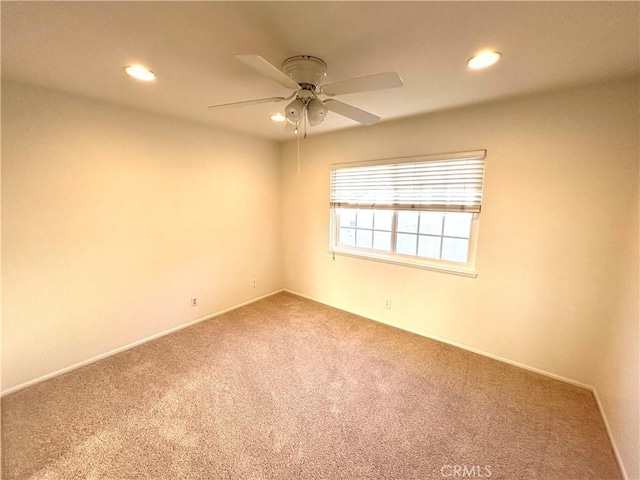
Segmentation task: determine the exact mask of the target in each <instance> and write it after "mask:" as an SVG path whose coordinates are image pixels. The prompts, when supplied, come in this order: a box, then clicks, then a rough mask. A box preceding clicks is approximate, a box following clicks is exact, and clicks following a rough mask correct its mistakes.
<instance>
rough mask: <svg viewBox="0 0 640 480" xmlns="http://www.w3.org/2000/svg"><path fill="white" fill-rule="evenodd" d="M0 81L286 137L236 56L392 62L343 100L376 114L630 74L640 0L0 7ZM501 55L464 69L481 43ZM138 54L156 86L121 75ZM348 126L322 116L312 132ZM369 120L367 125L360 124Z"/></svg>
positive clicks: (335, 69)
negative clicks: (383, 80)
mask: <svg viewBox="0 0 640 480" xmlns="http://www.w3.org/2000/svg"><path fill="white" fill-rule="evenodd" d="M1 8H2V10H1V15H2V77H3V78H8V79H13V80H19V81H25V82H28V83H34V84H38V85H43V86H47V87H52V88H56V89H61V90H65V91H69V92H74V93H77V94H81V95H86V96H89V97H94V98H99V99H103V100H107V101H110V102H115V103H117V104H122V105H129V106H132V107H136V108H141V109H145V110H150V111H154V112H159V113H163V114H168V115H172V116H176V117H181V118H186V119H190V120H194V121H197V122H204V123H208V124H212V125H219V126H223V127H227V128H231V129H234V130H238V131H243V132H246V133H250V134H253V135H258V136H261V137H264V138H271V139H275V140H284V139H288V138H291V135H292V133H286V134H285V133H284V131H283V126H282V124H276V123H274V122H272V121H271V120H270V119H269V117H268V115H269V114H270V113H274V112H276V111H282V110H283V108H284V104H283V103H278V104H267V105H253V106H244V107H239V108H233V109H228V110H219V111H212V110H207V108H206V107H207V105H212V104H218V103H227V102H234V101H241V100H249V99H254V98H262V97H271V96H286V95H287V94H288V91H287V90H286V89H284V88H283V87H282V86H280V85H279V84H278V83H276V82H274V81H272V80H270V79H268V78H264V77H261V76H259V75H258V74H257V73H256V72H254V71H253V70H252V69H251V68H249V67H247V66H246V65H244V64H242V63H240V62H239V61H237V60H236V59H235V58H234V55H236V54H258V55H261V56H263V57H264V58H266V59H267V60H268V61H270V62H271V63H273V64H275V65H276V66H278V67H279V66H280V65H281V63H282V61H283V60H284V59H286V58H287V57H290V56H293V55H301V54H304V55H313V56H317V57H320V58H322V59H323V60H324V61H325V62H326V63H327V64H328V73H327V78H326V80H325V82H324V83H330V82H335V81H339V80H343V79H347V78H353V77H359V76H364V75H369V74H374V73H381V72H386V71H397V72H398V73H399V74H400V75H401V76H402V78H403V79H404V82H405V86H404V87H403V88H399V89H393V90H381V91H376V92H366V93H357V94H349V95H343V96H340V97H339V99H340V100H341V101H344V102H346V103H350V104H352V105H354V106H356V107H358V108H361V109H364V110H368V111H370V112H372V113H375V114H377V115H379V116H381V117H382V118H383V121H384V120H389V119H394V118H400V117H406V116H411V115H417V114H421V113H424V112H430V111H436V110H442V109H446V108H453V107H459V106H463V105H468V104H472V103H478V102H483V101H487V100H492V99H497V98H500V97H506V96H513V95H518V94H524V93H528V92H534V91H539V90H544V89H549V88H554V87H559V86H564V85H573V84H581V83H587V82H592V81H597V80H600V79H604V78H607V77H614V76H624V75H631V74H637V73H638V72H639V71H640V69H639V48H640V47H639V44H640V39H639V17H640V15H639V8H640V7H639V3H638V2H392V1H389V2H318V1H316V2H2V6H1ZM486 48H490V49H495V50H498V51H500V52H502V54H503V57H502V60H501V61H500V62H499V63H498V64H496V65H495V66H494V67H492V68H490V69H487V70H483V71H470V70H468V69H467V68H466V65H465V62H466V60H467V59H468V58H469V57H470V56H472V55H473V54H474V53H475V52H477V51H479V50H481V49H486ZM133 63H142V64H144V65H146V66H148V67H149V68H151V69H152V70H153V71H155V72H156V73H157V74H158V79H157V81H156V82H154V83H153V84H147V83H142V82H138V81H135V80H132V79H130V78H129V77H127V76H126V75H125V74H124V72H123V67H124V66H125V65H130V64H133ZM354 126H358V124H356V123H354V122H353V121H351V120H349V119H346V118H343V117H340V116H338V115H336V114H335V113H331V112H330V113H329V115H328V117H327V119H326V120H325V122H324V123H323V124H322V125H320V126H318V127H314V128H313V129H310V130H309V132H310V134H314V133H317V132H326V131H330V130H336V129H341V128H349V127H354ZM361 128H366V127H361Z"/></svg>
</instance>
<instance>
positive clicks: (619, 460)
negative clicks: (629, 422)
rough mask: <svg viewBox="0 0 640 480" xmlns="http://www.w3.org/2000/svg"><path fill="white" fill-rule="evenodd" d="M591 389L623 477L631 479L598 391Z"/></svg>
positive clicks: (627, 479) (626, 479)
mask: <svg viewBox="0 0 640 480" xmlns="http://www.w3.org/2000/svg"><path fill="white" fill-rule="evenodd" d="M591 391H592V392H593V396H594V398H595V399H596V404H597V405H598V410H600V415H602V421H603V422H604V428H605V430H606V431H607V435H608V436H609V441H610V442H611V448H613V453H614V455H615V456H616V460H617V461H618V467H620V472H622V477H623V478H624V479H625V480H629V475H627V471H626V470H625V469H624V463H622V457H621V456H620V452H619V451H618V446H617V445H616V441H615V440H614V438H613V432H612V431H611V428H610V427H609V421H608V420H607V415H606V414H605V413H604V408H603V406H602V403H601V402H600V397H599V396H598V391H597V390H596V389H595V388H592V389H591Z"/></svg>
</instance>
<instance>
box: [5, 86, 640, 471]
mask: <svg viewBox="0 0 640 480" xmlns="http://www.w3.org/2000/svg"><path fill="white" fill-rule="evenodd" d="M2 87H3V90H2V94H3V98H2V101H3V105H2V289H3V292H2V293H3V304H2V335H3V338H2V367H3V368H2V370H3V372H2V379H3V383H2V388H3V389H4V390H7V389H9V388H12V387H14V386H16V385H19V384H21V383H24V382H28V381H31V380H33V379H36V378H38V377H41V376H43V375H47V374H50V373H52V372H55V371H56V370H59V369H62V368H65V367H68V366H70V365H74V364H77V363H78V362H83V361H86V360H88V359H91V358H94V357H96V356H98V355H101V354H104V353H106V352H109V351H111V350H113V349H116V348H119V347H121V346H123V345H127V344H129V343H132V342H136V341H139V340H141V339H144V338H147V337H149V336H151V335H154V334H157V333H159V332H163V331H166V330H167V329H170V328H173V327H176V326H179V325H182V324H185V323H187V322H189V321H192V320H194V319H197V318H200V317H203V316H205V315H208V314H210V313H214V312H217V311H220V310H223V309H225V308H228V307H231V306H233V305H236V304H238V303H241V302H244V301H247V300H250V299H252V298H256V297H259V296H261V295H264V294H266V293H269V292H272V291H274V290H277V289H279V288H281V287H282V286H284V287H286V288H289V289H291V290H292V291H295V292H298V293H301V294H304V295H307V296H310V297H313V298H316V299H318V300H320V301H323V302H325V303H329V304H332V305H335V306H337V307H340V308H343V309H345V310H350V311H353V312H356V313H359V314H362V315H365V316H367V317H370V318H374V319H377V320H380V321H385V322H388V323H391V324H394V325H397V326H399V327H402V328H406V329H410V330H413V331H416V332H420V333H422V334H425V335H429V336H434V337H440V338H442V339H445V340H447V341H450V342H456V343H460V344H462V345H465V346H467V347H470V348H474V349H477V350H480V351H484V352H487V353H489V354H491V355H495V356H498V357H502V358H505V359H508V360H510V361H513V362H519V363H522V364H525V365H528V366H530V367H533V368H537V369H541V370H544V371H547V372H550V373H552V374H555V375H559V376H563V377H566V378H569V379H572V380H575V381H578V382H582V383H585V384H588V385H593V386H595V387H596V389H597V392H598V394H599V397H600V399H601V402H602V404H603V407H604V409H605V412H606V416H607V419H608V421H609V423H610V426H611V430H612V432H613V434H614V438H615V441H616V444H617V447H618V449H619V451H620V453H621V455H622V458H623V459H624V466H625V468H626V470H627V473H628V476H629V478H637V477H638V476H639V475H640V473H639V467H638V456H637V452H638V448H640V446H639V441H638V436H639V433H638V427H637V425H638V404H639V402H640V400H639V399H638V389H639V383H638V363H639V359H638V351H639V348H640V347H639V343H638V335H639V332H638V328H639V325H638V315H639V314H638V268H639V265H638V246H639V238H638V215H639V212H638V208H639V203H638V202H639V200H638V188H639V178H638V167H639V165H638V160H639V152H638V148H639V147H638V128H639V126H638V79H637V78H634V79H630V80H627V81H619V82H612V83H609V84H602V85H596V86H590V87H584V88H575V89H569V90H564V91H558V92H552V93H547V94H541V95H536V96H531V97H526V98H520V99H514V100H511V101H505V102H500V103H491V104H487V105H482V106H476V107H473V108H467V109H460V110H455V111H449V112H443V113H438V114H433V115H427V116H421V117H417V118H413V119H407V120H402V121H396V122H388V123H382V124H380V125H378V126H375V127H370V128H366V129H353V130H348V131H342V132H339V133H333V134H327V135H322V136H318V137H311V138H309V139H307V140H303V141H302V142H301V150H300V152H301V168H302V174H301V176H300V177H298V176H296V155H295V152H296V148H295V143H293V142H289V143H287V144H285V145H283V147H282V149H280V147H279V146H278V145H277V144H275V143H272V142H268V141H263V140H257V139H253V138H250V137H246V136H242V135H239V134H233V133H229V132H225V131H219V130H215V129H209V128H205V127H202V126H198V125H195V124H189V123H186V122H183V121H179V120H172V119H169V118H166V117H161V116H157V115H153V114H148V113H143V112H138V111H135V110H130V109H126V108H121V107H117V106H113V105H106V104H102V103H99V102H94V101H91V100H86V99H82V98H79V97H76V96H71V95H66V94H62V93H57V92H53V91H49V90H43V89H39V88H36V87H30V86H26V85H20V84H12V83H5V84H3V86H2ZM353 103H357V102H356V99H353ZM479 148H486V149H487V150H488V158H487V177H486V184H485V201H484V206H483V213H482V217H481V222H480V234H479V247H478V259H477V269H478V273H479V275H478V278H477V279H471V278H466V277H459V276H455V275H449V274H443V273H436V272H431V271H427V270H420V269H415V268H410V267H401V266H396V265H390V264H385V263H379V262H373V261H366V260H360V259H355V258H349V257H342V256H338V257H336V260H335V261H334V260H332V258H331V256H330V255H329V254H328V253H327V250H328V218H329V217H328V188H329V184H328V168H329V165H330V164H331V163H337V162H344V161H358V160H370V159H375V158H385V157H394V156H405V155H416V154H427V153H440V152H450V151H459V150H472V149H479ZM280 159H281V160H282V162H281V163H280ZM255 205H259V209H258V208H256V206H255ZM281 219H282V221H281ZM282 259H284V262H283V265H282V264H281V260H282ZM281 265H282V266H283V271H281ZM281 273H282V274H283V275H281ZM254 278H255V279H256V280H257V282H258V285H257V288H255V289H252V288H251V286H250V282H251V280H252V279H254ZM192 296H197V297H198V298H199V300H200V305H199V306H198V307H195V308H192V307H190V306H189V299H190V297H192ZM385 298H391V299H392V302H393V303H392V309H391V310H384V309H383V308H382V302H383V300H384V299H385Z"/></svg>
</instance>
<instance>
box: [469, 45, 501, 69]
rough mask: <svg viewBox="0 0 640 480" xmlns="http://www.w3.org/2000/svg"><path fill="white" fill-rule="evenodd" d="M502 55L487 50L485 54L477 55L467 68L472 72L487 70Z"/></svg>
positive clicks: (472, 58) (470, 60)
mask: <svg viewBox="0 0 640 480" xmlns="http://www.w3.org/2000/svg"><path fill="white" fill-rule="evenodd" d="M501 56H502V55H501V54H500V52H493V51H489V50H485V51H484V52H480V53H478V54H477V55H475V56H473V57H471V58H470V59H469V61H467V66H468V67H469V68H471V69H472V70H479V69H481V68H487V67H488V66H490V65H493V64H494V63H496V62H497V61H498V60H500V57H501Z"/></svg>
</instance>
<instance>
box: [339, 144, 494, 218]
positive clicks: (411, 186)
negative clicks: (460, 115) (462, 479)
mask: <svg viewBox="0 0 640 480" xmlns="http://www.w3.org/2000/svg"><path fill="white" fill-rule="evenodd" d="M485 156H486V151H485V150H481V151H475V152H463V153H459V154H451V155H446V156H445V157H448V158H442V157H443V156H439V157H436V158H434V157H419V158H418V159H416V158H415V157H414V159H413V160H406V159H405V160H397V161H394V160H388V161H387V163H378V162H376V163H375V164H368V165H362V166H354V165H353V164H352V165H350V166H343V167H341V166H335V167H334V168H332V169H331V207H332V208H333V207H337V208H375V209H394V210H433V211H440V212H442V211H458V212H460V211H462V212H476V213H477V212H480V208H481V205H482V184H483V180H484V158H485Z"/></svg>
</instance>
